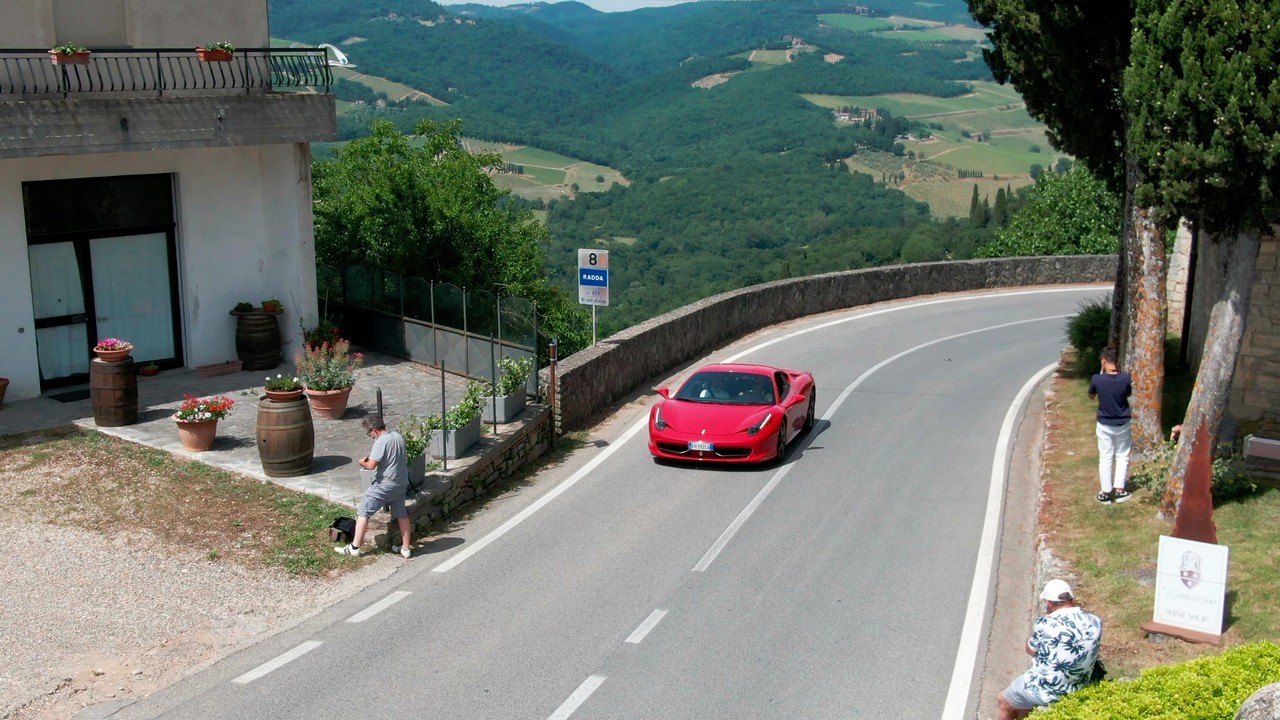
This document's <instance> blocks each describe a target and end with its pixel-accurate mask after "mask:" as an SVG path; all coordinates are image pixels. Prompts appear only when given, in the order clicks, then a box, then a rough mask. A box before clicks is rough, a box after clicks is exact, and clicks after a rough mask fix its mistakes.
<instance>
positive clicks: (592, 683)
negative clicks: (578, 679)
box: [547, 675, 605, 720]
mask: <svg viewBox="0 0 1280 720" xmlns="http://www.w3.org/2000/svg"><path fill="white" fill-rule="evenodd" d="M604 681H605V676H604V675H592V676H591V677H589V678H587V679H586V680H583V681H582V684H581V685H579V686H578V689H577V690H574V691H573V694H572V695H570V696H569V699H568V700H565V701H564V703H563V704H562V705H560V707H558V708H556V711H555V712H553V713H551V715H549V716H547V720H568V717H569V716H570V715H572V714H573V711H574V710H577V709H578V707H579V706H580V705H582V703H584V702H586V701H587V698H589V697H591V693H593V692H595V691H596V689H597V688H599V687H600V686H601V685H602V684H604Z"/></svg>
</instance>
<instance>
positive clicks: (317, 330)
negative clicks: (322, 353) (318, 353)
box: [299, 318, 342, 348]
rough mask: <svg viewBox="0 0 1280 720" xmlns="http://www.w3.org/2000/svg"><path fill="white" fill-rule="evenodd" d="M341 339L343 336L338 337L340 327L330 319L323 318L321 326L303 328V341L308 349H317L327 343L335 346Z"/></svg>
mask: <svg viewBox="0 0 1280 720" xmlns="http://www.w3.org/2000/svg"><path fill="white" fill-rule="evenodd" d="M299 324H301V323H299ZM341 339H342V336H340V335H338V326H337V325H335V324H334V323H333V321H332V320H330V319H329V318H322V319H321V320H320V324H319V325H316V326H315V327H313V328H307V327H303V328H302V341H303V342H305V343H306V344H307V347H313V348H316V347H320V346H321V345H323V344H325V343H329V344H330V345H333V344H335V343H337V342H338V341H339V340H341Z"/></svg>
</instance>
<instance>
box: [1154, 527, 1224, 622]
mask: <svg viewBox="0 0 1280 720" xmlns="http://www.w3.org/2000/svg"><path fill="white" fill-rule="evenodd" d="M1227 556H1228V551H1227V546H1226V545H1211V544H1209V543H1202V542H1197V541H1195V540H1185V539H1183V538H1175V537H1169V536H1167V535H1161V536H1160V553H1159V556H1158V559H1157V560H1156V607H1155V617H1154V618H1153V619H1152V620H1151V621H1150V622H1146V623H1143V624H1142V629H1143V630H1146V631H1147V632H1149V633H1161V634H1164V635H1173V636H1174V637H1179V638H1182V639H1183V640H1189V641H1191V642H1198V643H1209V644H1213V645H1220V644H1221V643H1222V618H1223V613H1224V612H1225V610H1226V594H1227Z"/></svg>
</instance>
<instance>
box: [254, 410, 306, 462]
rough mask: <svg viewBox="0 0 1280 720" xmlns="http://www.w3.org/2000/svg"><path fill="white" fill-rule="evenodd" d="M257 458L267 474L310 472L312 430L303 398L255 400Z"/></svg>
mask: <svg viewBox="0 0 1280 720" xmlns="http://www.w3.org/2000/svg"><path fill="white" fill-rule="evenodd" d="M257 434H258V457H259V458H260V459H261V460H262V472H263V473H265V474H266V476H267V477H297V476H299V475H306V474H307V473H309V472H311V460H312V459H313V458H314V457H315V451H316V430H315V426H314V425H313V424H312V423H311V407H310V405H308V404H307V401H306V398H295V399H293V400H286V401H284V402H278V401H276V400H271V399H269V398H262V399H261V400H259V401H258V433H257Z"/></svg>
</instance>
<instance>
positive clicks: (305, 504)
mask: <svg viewBox="0 0 1280 720" xmlns="http://www.w3.org/2000/svg"><path fill="white" fill-rule="evenodd" d="M0 468H4V469H3V470H0V483H4V484H5V487H6V489H7V490H9V491H10V492H13V497H11V498H9V510H10V511H11V512H13V513H15V514H18V515H22V516H28V517H31V518H34V519H38V520H43V521H45V522H50V523H55V524H65V525H74V526H76V527H81V528H85V529H89V530H96V531H99V532H102V533H105V534H115V533H119V532H120V531H121V530H122V528H130V529H131V530H136V531H147V532H149V533H151V534H152V535H154V537H155V538H156V539H157V540H158V541H159V542H160V543H161V544H162V545H163V546H175V547H177V546H182V547H189V548H198V549H200V550H201V551H203V552H204V553H205V557H206V558H207V559H208V560H210V561H212V562H227V563H232V564H237V565H242V566H246V567H251V568H252V567H280V568H283V569H285V570H287V571H288V572H290V573H294V574H299V575H322V574H331V573H334V572H343V571H345V570H347V569H350V568H353V567H358V566H359V564H363V562H364V561H357V563H353V562H352V561H351V559H350V558H344V557H342V556H339V555H336V554H335V553H334V552H333V543H331V542H329V537H328V534H327V533H326V532H325V530H326V528H328V527H329V524H330V523H331V522H333V518H334V517H336V516H338V515H351V514H352V509H351V508H350V507H347V506H344V505H338V504H336V503H331V502H329V501H327V500H324V499H322V498H320V497H318V496H315V495H309V494H307V493H301V492H297V491H294V490H290V489H288V488H284V487H281V486H279V485H275V484H273V483H266V482H261V481H259V480H255V479H253V478H249V477H246V476H243V475H237V474H235V473H230V472H227V471H225V470H220V469H218V468H214V467H211V466H209V465H205V464H203V463H199V462H193V461H190V460H185V459H182V458H180V457H177V456H175V455H171V454H169V453H167V452H164V451H163V450H157V449H154V448H149V447H145V446H142V445H136V444H134V443H131V442H127V441H125V440H120V439H118V438H113V437H111V436H109V435H103V434H101V433H98V432H96V431H92V430H81V429H78V428H75V427H71V426H67V427H62V428H56V429H53V430H41V431H36V432H31V433H23V434H19V435H5V436H0ZM32 475H38V476H39V478H40V479H39V480H38V481H37V482H32V481H30V480H29V478H30V477H31V476H32ZM15 489H16V491H15Z"/></svg>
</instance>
